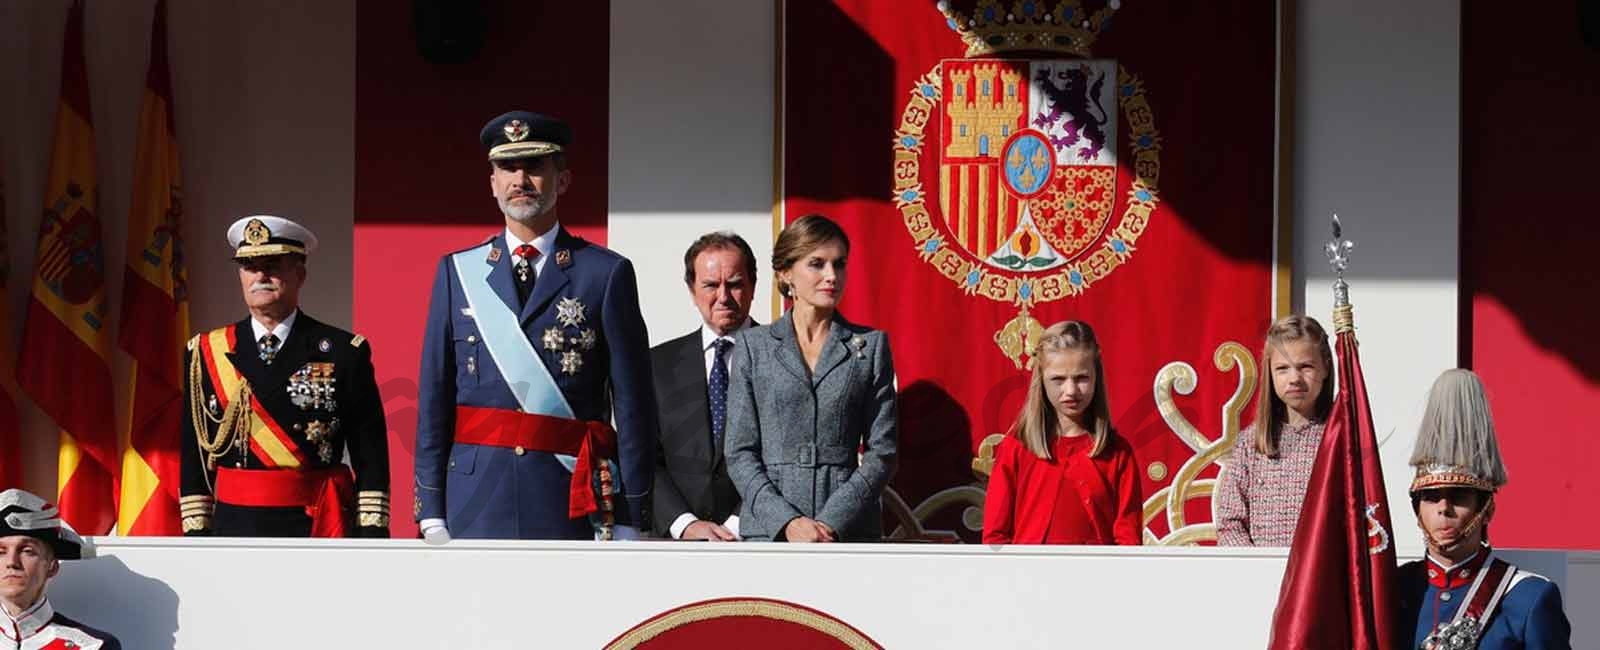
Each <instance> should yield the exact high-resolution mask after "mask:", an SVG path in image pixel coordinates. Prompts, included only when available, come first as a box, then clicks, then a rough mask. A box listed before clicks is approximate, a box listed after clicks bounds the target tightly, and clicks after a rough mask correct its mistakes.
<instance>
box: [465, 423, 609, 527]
mask: <svg viewBox="0 0 1600 650" xmlns="http://www.w3.org/2000/svg"><path fill="white" fill-rule="evenodd" d="M456 442H465V443H468V444H473V445H488V446H491V447H506V448H519V447H520V448H524V449H532V450H534V451H542V452H547V453H551V454H563V455H567V456H576V457H577V459H578V463H577V467H576V471H574V472H573V473H572V484H571V487H570V489H569V490H568V494H567V516H568V517H569V518H572V519H577V518H578V517H586V516H588V515H589V514H591V513H594V512H597V511H599V510H600V505H599V503H598V502H597V501H596V500H595V495H594V488H593V487H592V486H591V485H590V483H589V481H590V480H591V477H593V476H594V472H595V471H596V470H601V469H602V468H601V467H600V465H599V463H600V462H603V461H605V460H606V459H609V458H611V456H612V455H614V454H616V450H617V432H616V430H614V429H612V428H611V425H610V424H608V423H605V422H596V421H593V420H571V419H568V418H558V417H554V416H549V415H539V414H537V413H523V412H522V411H513V410H509V409H496V408H482V407H477V406H457V407H456ZM605 474H607V472H605V471H603V470H602V476H601V484H602V488H601V489H602V490H608V488H609V484H610V481H609V480H607V479H609V478H610V477H609V476H606V475H605ZM602 496H607V497H609V496H610V495H609V494H605V495H602Z"/></svg>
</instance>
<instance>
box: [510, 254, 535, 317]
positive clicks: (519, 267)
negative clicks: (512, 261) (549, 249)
mask: <svg viewBox="0 0 1600 650" xmlns="http://www.w3.org/2000/svg"><path fill="white" fill-rule="evenodd" d="M512 254H513V255H516V256H517V257H518V258H519V259H518V260H517V263H516V271H517V298H518V299H520V300H521V301H522V303H523V304H527V302H528V294H530V293H533V280H534V277H533V261H534V260H536V259H539V249H537V248H534V247H533V245H532V244H522V245H521V246H518V247H517V249H516V250H515V251H512Z"/></svg>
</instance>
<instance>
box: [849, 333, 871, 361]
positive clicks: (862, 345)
mask: <svg viewBox="0 0 1600 650" xmlns="http://www.w3.org/2000/svg"><path fill="white" fill-rule="evenodd" d="M850 347H852V348H855V350H856V358H857V359H865V358H867V352H866V349H867V340H866V339H864V338H861V335H860V334H857V335H855V336H852V337H850Z"/></svg>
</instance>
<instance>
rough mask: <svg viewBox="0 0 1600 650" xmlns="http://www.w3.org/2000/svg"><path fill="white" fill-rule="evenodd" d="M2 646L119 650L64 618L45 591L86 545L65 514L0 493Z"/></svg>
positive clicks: (18, 493)
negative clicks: (66, 562)
mask: <svg viewBox="0 0 1600 650" xmlns="http://www.w3.org/2000/svg"><path fill="white" fill-rule="evenodd" d="M0 556H3V558H4V560H5V562H4V566H3V572H0V608H3V609H4V610H5V616H6V617H5V620H4V621H3V622H0V644H3V645H4V646H5V647H7V648H16V649H17V650H120V649H121V648H122V644H121V643H118V642H117V638H116V637H114V636H111V635H110V634H107V633H105V632H101V631H100V630H96V629H94V628H92V627H89V626H87V625H84V624H82V623H79V622H77V621H74V620H72V619H70V618H67V617H65V616H62V615H61V613H60V612H57V611H56V610H55V608H54V607H52V606H51V605H50V599H49V598H47V597H46V595H45V591H46V589H45V587H46V586H47V585H48V584H49V583H50V579H51V578H54V577H56V573H57V572H59V571H60V570H61V560H76V559H79V558H81V557H82V556H83V540H81V539H79V538H78V534H77V533H76V532H73V530H72V528H71V527H69V526H66V525H65V524H63V523H61V515H60V512H59V511H58V510H57V509H56V507H55V506H54V505H52V504H49V503H46V502H45V500H44V499H41V498H39V496H38V495H36V494H33V493H31V492H25V491H23V490H18V489H15V488H13V489H10V490H6V491H4V492H0Z"/></svg>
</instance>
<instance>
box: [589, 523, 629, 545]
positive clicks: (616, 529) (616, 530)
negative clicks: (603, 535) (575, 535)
mask: <svg viewBox="0 0 1600 650" xmlns="http://www.w3.org/2000/svg"><path fill="white" fill-rule="evenodd" d="M595 539H597V540H598V539H600V533H598V532H597V533H595ZM611 539H612V540H614V541H619V542H637V541H639V529H638V528H634V527H633V526H624V525H622V524H613V525H612V526H611Z"/></svg>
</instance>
